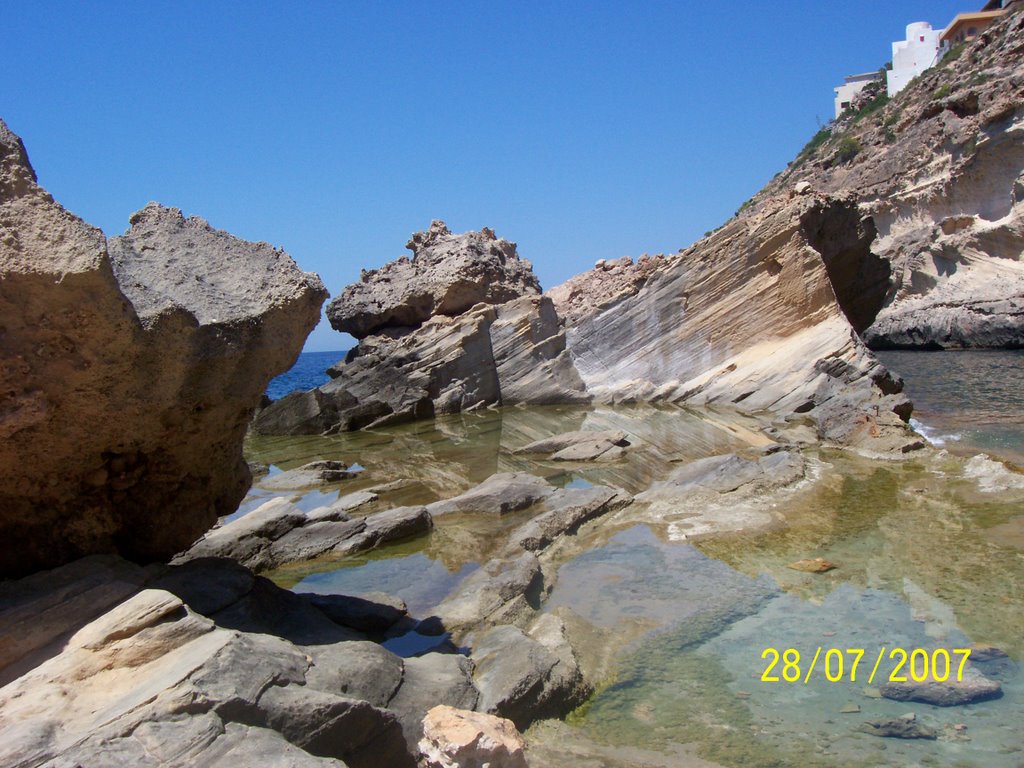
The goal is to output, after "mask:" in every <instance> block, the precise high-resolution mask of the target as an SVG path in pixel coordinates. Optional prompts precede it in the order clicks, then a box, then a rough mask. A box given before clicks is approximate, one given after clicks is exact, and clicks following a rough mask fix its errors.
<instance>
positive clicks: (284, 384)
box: [267, 350, 345, 400]
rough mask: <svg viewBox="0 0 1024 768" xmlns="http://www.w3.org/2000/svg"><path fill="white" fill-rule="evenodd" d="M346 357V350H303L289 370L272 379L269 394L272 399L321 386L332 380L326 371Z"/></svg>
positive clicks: (268, 389)
mask: <svg viewBox="0 0 1024 768" xmlns="http://www.w3.org/2000/svg"><path fill="white" fill-rule="evenodd" d="M344 359H345V350H341V351H340V352H303V353H302V354H301V355H299V359H298V360H296V361H295V365H293V366H292V367H291V368H290V369H289V370H287V371H285V372H284V373H282V374H281V375H280V376H277V377H275V378H273V379H271V381H270V384H269V385H268V386H267V394H268V395H269V396H270V398H271V399H272V400H277V399H279V398H282V397H284V396H285V395H287V394H288V393H289V392H294V391H295V390H307V389H312V388H313V387H319V386H320V385H321V384H326V383H327V382H328V381H330V380H331V377H330V376H328V375H327V374H326V373H325V371H326V370H327V369H328V368H330V367H331V366H332V365H334V364H335V363H337V362H340V361H342V360H344Z"/></svg>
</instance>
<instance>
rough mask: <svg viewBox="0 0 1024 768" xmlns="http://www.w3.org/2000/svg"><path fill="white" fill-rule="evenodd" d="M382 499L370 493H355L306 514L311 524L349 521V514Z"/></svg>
mask: <svg viewBox="0 0 1024 768" xmlns="http://www.w3.org/2000/svg"><path fill="white" fill-rule="evenodd" d="M379 498H380V497H379V496H378V495H377V494H376V493H372V492H370V491H355V492H353V493H347V494H345V495H344V496H342V497H341V498H339V499H338V500H337V501H335V502H333V503H332V504H329V505H327V506H325V507H317V508H316V509H313V510H311V511H309V512H307V513H306V518H307V519H308V520H309V521H310V522H324V521H330V520H348V517H349V516H348V513H349V512H352V511H353V510H356V509H359V508H360V507H365V506H366V505H367V504H372V503H373V502H375V501H377V500H378V499H379Z"/></svg>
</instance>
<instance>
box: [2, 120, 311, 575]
mask: <svg viewBox="0 0 1024 768" xmlns="http://www.w3.org/2000/svg"><path fill="white" fill-rule="evenodd" d="M0 221H2V222H3V223H2V224H0V274H2V280H0V325H2V326H3V328H4V337H3V338H4V356H3V361H2V362H0V382H2V386H0V391H2V392H3V393H4V394H3V396H2V400H3V402H2V404H0V413H2V418H0V465H2V466H3V467H4V468H5V477H4V486H3V490H2V491H0V576H12V575H17V574H24V573H27V572H29V571H31V570H35V569H39V568H44V567H47V566H52V565H55V564H59V563H63V562H68V561H70V560H72V559H75V558H77V557H81V556H82V555H84V554H89V553H94V552H116V551H119V552H122V553H124V554H126V555H128V556H129V557H131V558H132V559H136V560H140V561H151V560H160V559H164V558H167V557H170V556H171V555H173V554H174V553H175V552H177V551H179V550H181V549H182V548H183V547H185V546H187V545H188V544H189V543H191V542H192V541H193V540H194V539H195V538H196V536H198V535H199V534H200V533H202V532H203V531H204V530H206V529H207V528H209V527H210V526H211V525H212V524H213V523H214V521H215V520H216V519H217V518H218V517H219V516H222V515H226V514H229V513H230V512H233V511H234V509H235V508H236V507H237V506H238V503H239V502H240V501H241V499H242V498H243V496H244V495H245V492H246V490H247V488H248V485H249V482H250V477H251V476H250V473H249V469H248V466H247V465H246V463H245V460H244V459H243V457H242V440H243V437H244V435H245V431H246V428H247V426H248V422H249V419H250V417H251V415H252V412H253V409H254V408H255V407H256V405H257V404H258V403H259V402H260V398H261V397H262V394H263V392H264V390H265V389H266V385H267V383H268V382H269V381H270V379H271V378H272V377H273V376H274V375H276V374H278V373H281V372H282V371H284V370H286V369H287V368H288V367H289V366H290V365H291V364H292V363H293V362H294V360H295V358H296V356H297V355H298V353H299V350H300V348H301V346H302V342H303V341H304V340H305V338H306V335H307V334H308V333H309V331H310V330H311V329H312V328H313V326H314V325H315V324H316V322H317V320H318V318H319V314H320V313H319V309H320V304H321V303H322V302H323V300H324V298H325V297H326V291H325V290H324V288H323V286H322V285H321V283H320V281H319V279H318V278H317V277H316V276H315V275H310V274H306V273H303V272H301V271H300V270H299V269H298V268H297V267H296V265H295V263H294V262H293V261H292V260H291V259H290V258H289V257H288V255H287V254H285V253H284V252H283V251H281V250H279V249H275V248H272V247H271V246H270V245H267V244H266V243H246V242H243V241H241V240H237V239H235V238H233V237H231V236H230V235H228V234H227V233H225V232H221V231H218V230H215V229H213V228H212V227H210V226H209V224H207V223H206V222H205V221H203V220H202V219H197V218H190V219H185V218H184V217H183V216H182V215H181V212H180V211H178V210H176V209H168V208H162V207H160V206H158V205H156V204H150V205H148V206H147V207H146V208H144V209H143V210H141V211H139V212H137V213H135V214H134V215H133V216H132V217H131V224H132V226H131V229H129V230H128V231H127V232H126V233H125V234H124V235H122V236H121V237H116V238H112V239H110V240H107V239H106V238H105V237H104V236H103V233H102V232H100V231H99V230H98V229H95V228H93V227H90V226H89V225H88V224H86V223H85V222H83V221H82V220H80V219H78V218H76V217H75V216H73V215H71V214H70V213H68V212H67V211H65V210H64V209H63V208H62V207H61V206H60V205H59V204H58V203H56V202H55V201H54V200H53V198H52V197H50V196H49V195H48V194H47V193H46V192H45V191H44V190H43V189H42V188H41V187H39V186H38V185H37V183H36V176H35V172H34V171H33V170H32V167H31V165H30V164H29V162H28V157H27V155H26V153H25V149H24V146H23V145H22V144H21V142H20V140H19V139H18V138H17V137H16V136H14V134H12V133H11V132H10V131H9V130H8V128H7V126H6V125H4V124H2V123H0Z"/></svg>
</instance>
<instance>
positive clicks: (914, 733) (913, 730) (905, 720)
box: [857, 714, 939, 739]
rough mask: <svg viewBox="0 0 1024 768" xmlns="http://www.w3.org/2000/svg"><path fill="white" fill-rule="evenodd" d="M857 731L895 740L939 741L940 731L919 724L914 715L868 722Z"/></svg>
mask: <svg viewBox="0 0 1024 768" xmlns="http://www.w3.org/2000/svg"><path fill="white" fill-rule="evenodd" d="M857 730H859V731H861V732H862V733H869V734H871V735H872V736H882V737H888V738H895V739H937V738H938V737H939V734H938V731H936V730H935V729H934V728H929V727H928V726H927V725H924V724H923V723H919V722H917V717H916V715H914V714H909V715H903V716H902V717H891V718H882V719H878V720H868V721H867V722H865V723H862V724H861V726H860V727H859V728H858V729H857Z"/></svg>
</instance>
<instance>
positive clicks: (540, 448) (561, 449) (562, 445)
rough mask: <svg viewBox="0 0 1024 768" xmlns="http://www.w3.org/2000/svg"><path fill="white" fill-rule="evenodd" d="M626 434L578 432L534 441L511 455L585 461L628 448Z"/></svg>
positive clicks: (605, 431)
mask: <svg viewBox="0 0 1024 768" xmlns="http://www.w3.org/2000/svg"><path fill="white" fill-rule="evenodd" d="M629 445H630V443H629V440H628V439H627V437H626V433H625V432H623V431H622V430H618V429H615V430H601V431H598V430H579V431H576V432H563V433H562V434H559V435H553V436H552V437H546V438H543V439H541V440H536V441H534V442H532V443H530V444H529V445H524V446H523V447H522V448H517V449H516V450H515V451H513V453H516V454H520V455H530V454H540V455H548V456H551V458H552V459H556V460H560V461H587V460H589V459H595V458H598V457H600V456H601V455H602V454H603V453H606V452H608V451H611V450H613V449H614V448H625V447H627V446H629Z"/></svg>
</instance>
